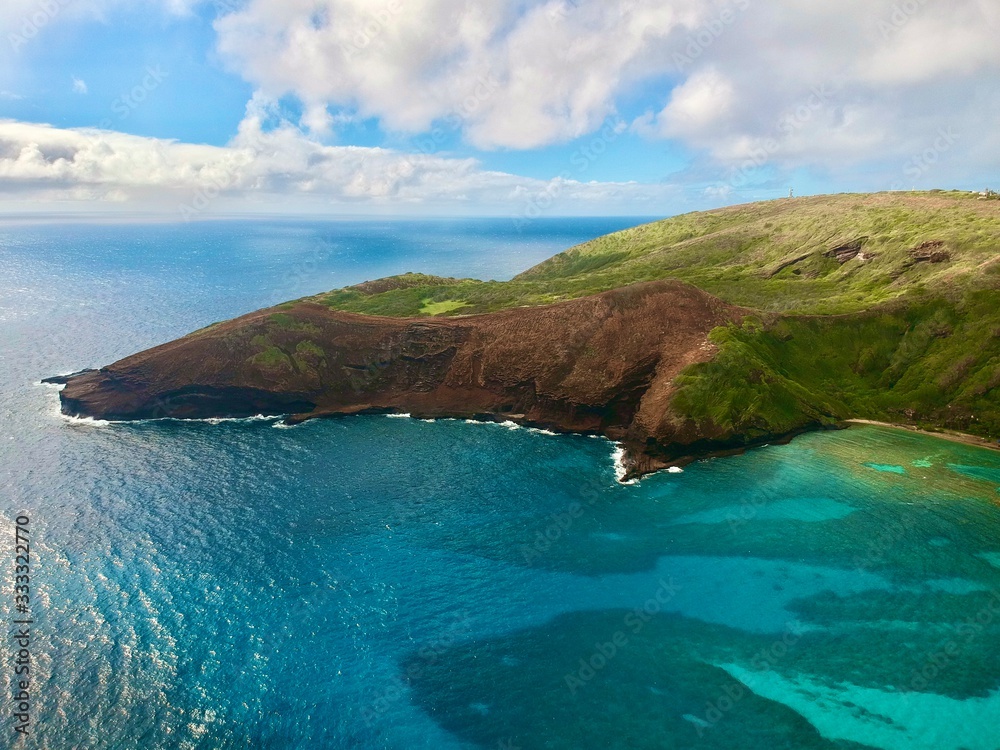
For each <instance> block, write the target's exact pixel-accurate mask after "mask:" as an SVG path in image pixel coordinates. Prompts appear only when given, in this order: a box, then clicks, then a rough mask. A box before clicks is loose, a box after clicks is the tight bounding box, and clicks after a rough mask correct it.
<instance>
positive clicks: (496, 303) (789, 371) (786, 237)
mask: <svg viewBox="0 0 1000 750" xmlns="http://www.w3.org/2000/svg"><path fill="white" fill-rule="evenodd" d="M860 238H866V239H865V242H864V253H865V255H866V257H869V258H870V259H868V260H866V261H864V262H862V261H861V260H858V259H854V260H851V261H849V262H847V263H846V264H844V265H841V264H839V263H838V262H837V260H836V259H834V258H830V257H826V255H825V253H826V252H827V251H829V250H831V249H833V248H836V247H838V246H841V245H844V244H847V243H849V242H852V241H854V240H857V239H860ZM927 241H940V242H942V243H944V244H943V248H942V249H943V250H945V251H947V252H948V253H949V254H950V256H951V260H950V261H949V262H945V263H913V262H912V259H911V257H910V250H911V249H912V248H915V247H916V246H918V245H920V244H921V243H924V242H927ZM803 256H805V257H804V258H803ZM800 258H801V260H798V262H795V263H792V264H791V265H789V266H788V267H785V268H783V269H782V270H779V269H780V268H781V267H782V266H783V265H784V264H786V263H788V262H789V261H793V260H797V259H800ZM662 278H679V279H682V280H684V281H688V282H690V283H692V284H695V285H696V286H699V287H701V288H702V289H705V290H707V291H709V292H712V293H714V294H716V295H718V296H720V297H722V298H723V299H725V300H727V301H729V302H733V303H736V304H740V305H744V306H746V307H751V308H754V309H757V310H759V311H761V315H760V317H759V319H758V320H755V321H750V322H749V323H747V324H746V325H745V326H744V327H742V328H740V329H737V328H728V329H719V330H716V331H715V332H714V333H713V339H714V340H715V342H716V343H717V344H718V345H719V347H720V354H719V356H718V357H717V359H716V360H715V361H713V362H711V363H708V364H704V365H698V366H695V367H693V368H690V369H689V370H688V371H686V372H685V374H684V375H682V376H681V378H680V379H679V381H678V385H679V391H678V393H677V396H676V398H675V401H674V406H675V408H676V409H677V410H678V412H679V413H680V414H682V415H685V416H688V417H691V418H693V419H696V420H711V421H713V422H715V423H717V424H720V425H723V426H725V427H728V428H732V429H733V430H734V431H736V432H739V433H744V434H748V435H753V434H754V433H757V432H759V433H769V432H784V431H787V430H790V429H794V428H795V427H797V426H801V425H803V424H806V423H809V422H816V421H833V420H836V419H842V418H847V417H864V418H869V419H887V420H895V421H904V420H905V421H911V422H915V423H922V424H924V425H925V426H931V425H939V426H945V427H951V428H955V429H963V430H966V431H970V432H974V433H977V434H983V435H991V436H997V437H1000V390H998V387H1000V292H998V290H1000V203H997V202H994V201H980V200H977V199H976V198H975V197H974V196H971V195H970V194H968V193H940V192H934V193H917V194H913V193H891V194H877V195H839V196H821V197H816V198H799V199H794V200H780V201H772V202H769V203H760V204H751V205H747V206H735V207H731V208H726V209H721V210H718V211H711V212H706V213H695V214H687V215H684V216H679V217H676V218H673V219H668V220H666V221H662V222H657V223H655V224H650V225H647V226H643V227H636V228H634V229H629V230H626V231H624V232H618V233H616V234H612V235H609V236H607V237H602V238H599V239H597V240H594V241H593V242H589V243H586V244H584V245H581V246H579V247H576V248H573V249H571V250H568V251H567V252H565V253H562V254H560V255H557V256H555V257H554V258H552V259H550V260H548V261H546V262H544V263H542V264H540V265H539V266H536V267H535V268H533V269H530V270H529V271H526V272H525V273H523V274H521V275H520V276H518V277H516V278H515V279H514V280H513V281H510V282H480V281H474V280H468V279H466V280H458V279H441V278H436V277H428V276H421V275H417V274H408V275H406V276H402V277H396V278H395V279H389V280H384V281H380V282H373V283H372V284H369V285H361V286H360V287H352V288H349V289H345V290H338V291H335V292H331V293H329V294H327V295H320V297H319V298H318V299H320V300H322V301H324V302H326V303H327V304H329V305H330V306H331V307H335V308H337V309H343V310H350V311H354V312H363V313H370V314H376V315H394V316H411V315H412V316H419V315H427V314H471V313H479V312H490V311H494V310H498V309H503V308H506V307H512V306H519V305H538V304H547V303H551V302H554V301H558V300H560V299H568V298H573V297H579V296H585V295H588V294H593V293H595V292H600V291H604V290H607V289H613V288H616V287H621V286H625V285H627V284H631V283H635V282H637V281H647V280H653V279H662Z"/></svg>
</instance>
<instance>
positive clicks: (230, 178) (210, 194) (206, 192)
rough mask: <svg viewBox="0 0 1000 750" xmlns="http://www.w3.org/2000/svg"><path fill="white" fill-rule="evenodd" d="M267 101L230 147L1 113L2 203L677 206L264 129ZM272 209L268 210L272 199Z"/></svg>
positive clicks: (531, 209)
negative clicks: (68, 125)
mask: <svg viewBox="0 0 1000 750" xmlns="http://www.w3.org/2000/svg"><path fill="white" fill-rule="evenodd" d="M263 109H265V108H264V107H263V106H262V105H261V104H260V103H259V102H257V103H256V104H255V105H254V106H253V107H251V108H250V114H249V115H248V117H247V118H246V120H244V122H243V124H242V125H241V128H240V132H239V134H238V136H237V137H236V138H235V139H234V140H233V141H232V143H230V144H229V145H228V146H225V147H217V146H203V145H193V144H187V143H178V142H176V141H166V140H159V139H154V138H145V137H139V136H133V135H126V134H122V133H116V132H110V131H102V130H92V129H59V128H54V127H51V126H48V125H38V124H32V123H24V122H17V121H10V120H7V121H3V120H0V205H3V206H4V207H6V208H8V209H9V208H11V207H12V202H16V203H18V204H21V205H22V206H24V205H28V204H30V203H32V202H34V201H38V200H40V201H45V202H48V203H52V202H70V203H73V202H76V203H77V206H76V208H77V209H85V210H86V209H91V208H95V207H96V206H95V205H94V204H95V203H105V204H106V203H112V202H113V203H120V204H125V207H129V206H131V207H141V208H142V209H143V210H150V211H155V212H158V213H163V214H168V215H174V216H175V217H176V216H177V215H178V214H179V213H180V214H184V215H188V214H192V213H198V212H201V211H204V210H206V209H207V211H206V214H210V213H214V212H224V211H246V210H249V209H250V208H252V207H254V206H256V207H257V209H256V210H265V211H275V212H282V211H296V212H303V213H308V212H312V213H332V212H337V211H339V212H345V211H364V210H367V209H368V208H370V207H371V206H373V205H375V206H379V205H382V206H391V207H393V208H395V209H401V210H406V207H407V206H412V207H413V208H414V209H418V208H420V207H425V208H429V209H430V210H434V208H435V207H442V206H447V207H450V209H449V210H452V211H454V210H456V209H458V210H461V206H466V207H467V211H468V212H476V213H483V212H484V209H485V212H489V213H501V214H506V215H510V216H519V215H524V216H528V217H529V218H531V217H532V216H533V215H535V214H540V213H545V212H548V211H555V210H562V211H567V212H571V213H575V212H579V211H586V210H591V211H593V208H592V207H593V206H595V205H599V206H600V208H601V210H607V209H608V208H609V207H610V208H611V210H615V209H616V207H617V208H618V209H621V208H623V207H629V208H630V209H635V210H633V211H632V213H643V211H646V212H647V213H669V212H670V205H668V203H667V201H669V200H671V199H673V198H676V191H675V190H674V189H673V188H672V187H670V186H656V187H654V188H652V189H651V188H649V186H643V185H638V184H636V183H595V182H591V183H583V182H578V181H574V180H567V179H561V178H557V179H556V180H551V181H544V180H534V179H528V178H522V177H517V176H515V175H511V174H506V173H501V172H492V171H487V170H483V169H482V168H481V167H480V166H479V164H478V163H477V162H476V161H475V160H472V159H449V158H442V157H437V156H427V155H423V154H416V155H414V154H403V153H399V152H396V151H391V150H387V149H380V148H360V147H353V146H329V145H323V144H321V143H318V142H317V141H315V140H312V139H310V138H308V137H306V136H304V135H303V134H302V132H301V131H299V130H298V129H297V128H294V127H292V126H291V125H289V124H287V123H285V124H283V125H281V126H280V127H278V128H277V129H274V130H270V131H264V130H262V128H261V125H260V122H261V117H262V113H261V110H263ZM261 207H263V208H261Z"/></svg>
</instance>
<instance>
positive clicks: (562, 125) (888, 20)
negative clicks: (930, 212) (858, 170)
mask: <svg viewBox="0 0 1000 750" xmlns="http://www.w3.org/2000/svg"><path fill="white" fill-rule="evenodd" d="M216 28H217V31H218V35H219V42H218V44H219V50H220V52H221V53H222V55H223V57H224V59H225V60H227V61H228V62H229V64H230V65H231V66H232V67H233V68H234V69H235V70H237V71H238V72H240V73H241V74H242V75H243V76H244V77H245V78H246V79H247V80H248V81H250V82H252V83H253V84H254V85H255V86H257V87H259V89H260V90H261V91H262V92H264V93H265V94H266V95H267V96H270V97H274V98H278V97H281V96H284V95H288V94H291V95H295V96H297V97H299V98H300V99H301V100H302V102H303V103H304V105H305V109H306V112H307V115H306V117H304V118H303V123H304V124H305V125H306V126H307V127H310V128H312V129H314V130H315V131H316V132H326V131H327V130H328V129H329V128H330V126H331V117H332V118H333V120H334V121H335V120H336V119H337V118H338V117H343V115H344V113H345V112H346V113H348V114H352V113H353V114H354V115H355V116H357V117H375V118H378V119H379V120H380V121H381V123H382V124H383V126H384V127H385V128H386V129H388V130H390V131H394V130H398V131H407V132H422V131H426V130H427V129H428V128H429V127H430V126H431V124H432V122H434V121H436V120H441V119H444V118H450V121H451V122H452V123H453V124H454V125H455V126H457V127H459V128H460V129H461V131H462V132H463V133H464V136H465V138H466V140H467V141H468V142H469V143H471V144H472V145H474V146H478V147H482V148H518V149H528V148H535V147H541V146H545V145H549V144H553V143H558V142H563V141H567V140H570V139H572V138H574V137H577V136H581V135H585V134H588V133H592V132H594V131H595V130H596V129H598V128H599V127H600V125H601V123H602V122H604V121H605V120H606V119H607V118H609V117H615V116H617V115H618V113H619V109H620V108H622V107H623V106H624V103H625V102H628V101H629V100H630V97H632V98H633V99H634V98H635V97H636V96H638V95H640V94H641V95H643V96H645V97H646V98H649V97H650V94H652V95H654V96H655V95H657V93H658V98H659V102H660V103H659V105H658V106H656V107H655V108H651V110H650V112H649V113H647V114H646V115H645V116H641V117H639V118H638V119H637V120H636V123H635V124H636V129H637V130H639V131H641V132H645V133H647V134H648V135H651V136H653V137H660V138H668V139H673V140H676V141H678V142H680V143H682V144H684V145H687V146H690V147H693V148H696V149H700V150H703V151H704V152H705V153H706V154H707V155H708V156H709V157H710V158H711V159H712V160H714V161H716V162H720V163H723V164H731V163H733V162H738V161H740V160H742V159H745V158H746V155H747V154H748V153H750V152H751V151H753V150H755V149H759V148H760V144H761V142H762V141H768V140H774V141H776V144H775V145H774V147H773V148H769V149H768V160H769V162H771V163H774V164H776V165H778V166H780V167H787V168H795V167H800V166H811V167H818V168H821V169H840V168H842V167H845V166H849V165H854V164H857V163H860V162H865V161H866V160H874V161H879V160H881V161H884V162H886V163H889V164H890V165H891V164H893V163H897V162H899V160H900V159H902V158H905V156H906V155H907V154H909V153H911V152H912V150H913V149H918V148H921V147H922V144H924V143H925V142H926V141H927V139H928V138H933V137H934V134H935V133H936V132H937V131H938V130H939V129H940V128H943V127H949V126H955V127H960V128H961V129H963V130H965V131H967V132H968V133H969V135H970V137H969V138H968V139H967V140H966V141H965V142H964V143H963V145H962V146H960V147H957V148H956V149H955V150H954V151H953V152H952V153H951V154H950V155H949V159H950V160H951V161H952V163H953V164H954V165H955V171H956V173H958V172H959V171H960V170H961V168H962V167H963V166H968V167H971V166H979V165H980V162H978V161H975V160H974V157H973V155H972V153H973V150H976V151H977V153H982V152H986V153H992V154H1000V135H998V133H1000V128H998V127H997V125H998V110H1000V89H998V87H997V86H996V85H995V81H996V80H997V76H998V75H1000V44H997V42H996V40H997V39H998V38H1000V3H998V2H997V0H952V2H948V3H941V2H935V1H934V0H813V1H811V2H808V3H804V2H802V1H801V0H769V2H766V3H765V2H760V0H619V1H618V2H607V0H503V1H498V2H490V3H469V2H467V1H466V0H407V1H406V2H403V0H309V1H308V2H307V1H306V0H296V1H295V2H289V0H248V2H247V4H246V6H245V7H244V8H242V9H240V10H238V11H235V12H233V13H231V14H229V15H227V16H225V17H224V18H222V19H220V20H219V21H218V22H217V24H216ZM651 87H660V91H659V92H657V91H655V90H651ZM817 89H822V90H826V91H831V92H835V93H834V94H833V95H832V96H830V97H829V98H827V99H825V100H824V101H822V102H821V103H820V106H813V104H814V92H815V91H816V90H817ZM328 107H330V108H331V109H332V111H333V115H332V116H331V115H330V114H329V112H328V110H327V108H328ZM972 134H975V139H974V138H973V137H971V136H972ZM974 141H978V142H985V143H986V144H988V145H984V146H980V147H977V148H976V149H974ZM975 158H978V156H977V157H975ZM998 158H1000V157H992V159H993V160H992V162H991V163H992V164H997V163H998V161H997V160H998ZM892 168H893V167H891V166H890V169H892Z"/></svg>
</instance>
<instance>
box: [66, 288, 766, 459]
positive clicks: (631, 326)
mask: <svg viewBox="0 0 1000 750" xmlns="http://www.w3.org/2000/svg"><path fill="white" fill-rule="evenodd" d="M745 312H746V311H744V310H742V309H741V308H737V307H734V306H732V305H729V304H726V303H724V302H722V301H721V300H719V299H718V298H716V297H713V296H711V295H709V294H707V293H705V292H702V291H700V290H698V289H696V288H695V287H692V286H689V285H686V284H683V283H680V282H670V281H661V282H650V283H644V284H636V285H633V286H629V287H624V288H622V289H617V290H614V291H611V292H606V293H603V294H598V295H595V296H592V297H585V298H581V299H576V300H572V301H568V302H562V303H558V304H553V305H549V306H546V307H528V308H515V309H510V310H504V311H502V312H497V313H493V314H489V315H478V316H468V317H454V318H415V319H393V318H382V317H369V316H363V315H356V314H351V313H344V312H337V311H332V310H330V309H329V308H327V307H326V306H323V305H320V304H317V303H315V302H310V301H302V302H298V303H295V304H294V305H282V306H280V307H278V308H271V309H267V310H261V311H259V312H255V313H252V314H250V315H246V316H243V317H241V318H237V319H235V320H232V321H229V322H226V323H220V324H216V325H214V326H210V327H209V328H207V329H203V330H201V331H197V332H195V333H193V334H190V335H188V336H185V337H184V338H181V339H178V340H177V341H173V342H171V343H168V344H164V345H162V346H158V347H156V348H153V349H150V350H147V351H145V352H141V353H139V354H135V355H133V356H130V357H127V358H125V359H123V360H121V361H119V362H116V363H114V364H112V365H108V366H107V367H103V368H101V369H100V370H91V371H84V372H81V373H79V374H77V375H74V376H69V377H67V378H65V379H64V382H65V383H66V385H65V388H64V389H63V391H62V393H61V399H62V409H63V411H64V412H65V413H66V414H69V415H76V416H89V417H95V418H101V419H109V420H140V419H156V418H164V417H173V418H181V419H200V418H212V417H247V416H253V415H257V414H265V415H290V416H289V420H290V421H293V422H294V421H302V420H306V419H311V418H315V417H321V416H330V415H344V414H356V413H379V412H401V413H411V414H414V415H416V416H425V417H445V416H454V417H471V418H482V419H504V420H506V419H513V420H515V421H518V422H521V423H524V424H530V425H537V426H544V427H547V428H550V429H555V430H559V431H567V432H584V433H599V434H602V435H606V436H607V437H609V438H611V439H614V440H618V441H621V442H622V443H623V444H624V445H625V447H626V451H627V459H626V465H627V467H628V469H629V473H630V475H632V476H636V475H641V474H644V473H647V472H650V471H654V470H657V469H660V468H663V467H664V466H667V465H671V464H673V463H678V462H680V463H683V462H684V461H685V460H688V459H689V458H690V457H692V456H696V455H703V454H705V453H711V452H716V451H727V450H732V449H738V448H741V447H745V445H746V443H747V441H746V440H744V439H743V438H742V437H741V436H734V435H727V434H724V433H723V432H722V431H720V430H718V429H717V428H715V427H713V426H712V425H699V424H694V423H692V422H690V421H688V420H684V419H681V418H679V417H678V416H677V415H676V414H675V413H674V412H673V410H672V409H671V398H672V396H673V394H674V385H673V382H674V379H675V378H676V376H677V375H678V374H679V373H680V372H681V371H682V370H683V369H684V368H686V367H687V366H688V365H691V364H694V363H697V362H701V361H706V360H709V359H710V358H711V357H712V356H713V354H714V347H713V346H712V345H711V344H710V343H709V341H708V334H709V332H710V331H711V330H712V329H713V328H715V327H716V326H719V325H723V324H726V323H728V322H738V321H740V320H742V318H743V316H744V314H745ZM776 437H778V436H767V438H766V439H774V438H776Z"/></svg>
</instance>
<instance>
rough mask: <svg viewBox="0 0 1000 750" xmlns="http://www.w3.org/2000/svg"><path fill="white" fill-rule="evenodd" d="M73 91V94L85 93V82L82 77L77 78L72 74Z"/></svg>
mask: <svg viewBox="0 0 1000 750" xmlns="http://www.w3.org/2000/svg"><path fill="white" fill-rule="evenodd" d="M73 93H74V94H86V93H87V82H86V81H84V80H83V79H82V78H77V77H76V76H73Z"/></svg>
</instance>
